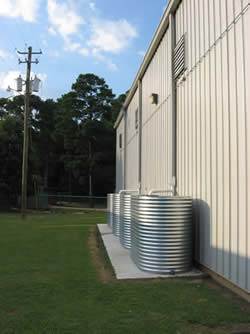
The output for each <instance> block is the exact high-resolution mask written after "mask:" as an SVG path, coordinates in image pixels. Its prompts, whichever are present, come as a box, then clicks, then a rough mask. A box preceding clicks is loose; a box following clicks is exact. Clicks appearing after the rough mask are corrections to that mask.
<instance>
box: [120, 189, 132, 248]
mask: <svg viewBox="0 0 250 334" xmlns="http://www.w3.org/2000/svg"><path fill="white" fill-rule="evenodd" d="M120 211H121V217H120V243H121V245H122V246H123V247H124V248H128V249H129V248H131V194H125V193H123V194H121V199H120Z"/></svg>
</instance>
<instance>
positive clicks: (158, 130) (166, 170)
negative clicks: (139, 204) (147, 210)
mask: <svg viewBox="0 0 250 334" xmlns="http://www.w3.org/2000/svg"><path fill="white" fill-rule="evenodd" d="M170 66H171V61H170V33H169V31H168V30H167V31H166V33H165V35H164V37H163V38H162V40H161V42H160V45H159V47H158V49H157V51H156V53H155V55H154V57H153V59H152V62H151V65H150V66H149V68H148V69H147V71H146V73H145V74H144V77H143V79H142V193H147V192H148V191H149V190H150V189H151V188H164V187H167V184H168V183H169V182H170V181H171V157H172V143H171V141H172V113H171V112H172V110H171V80H170ZM152 93H156V94H158V104H157V105H155V104H150V101H149V97H150V95H151V94H152ZM156 171H157V172H156Z"/></svg>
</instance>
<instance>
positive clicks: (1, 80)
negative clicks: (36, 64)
mask: <svg viewBox="0 0 250 334" xmlns="http://www.w3.org/2000/svg"><path fill="white" fill-rule="evenodd" d="M20 74H21V73H20V72H18V71H10V72H7V73H6V72H0V89H1V90H4V91H6V89H7V88H8V86H10V87H11V88H14V89H16V80H15V79H16V78H18V77H19V75H20ZM23 77H24V76H23Z"/></svg>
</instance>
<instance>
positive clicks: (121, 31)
mask: <svg viewBox="0 0 250 334" xmlns="http://www.w3.org/2000/svg"><path fill="white" fill-rule="evenodd" d="M91 30H92V33H91V37H90V40H89V41H88V45H89V46H92V47H95V48H97V49H99V50H102V51H105V52H111V53H119V52H121V51H122V50H123V49H125V48H126V47H127V46H128V45H129V42H130V41H131V39H132V38H135V37H136V36H137V32H136V29H135V28H134V27H133V26H132V25H131V24H130V23H128V22H127V21H126V20H124V19H123V20H119V21H107V20H95V21H94V23H93V25H92V29H91Z"/></svg>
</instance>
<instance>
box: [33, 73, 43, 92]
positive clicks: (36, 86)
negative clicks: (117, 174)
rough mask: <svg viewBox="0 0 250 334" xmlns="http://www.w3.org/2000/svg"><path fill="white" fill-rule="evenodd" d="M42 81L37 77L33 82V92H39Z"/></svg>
mask: <svg viewBox="0 0 250 334" xmlns="http://www.w3.org/2000/svg"><path fill="white" fill-rule="evenodd" d="M40 82H41V80H40V79H38V77H37V76H36V75H35V78H34V80H32V85H31V87H32V91H33V92H39V85H40Z"/></svg>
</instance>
